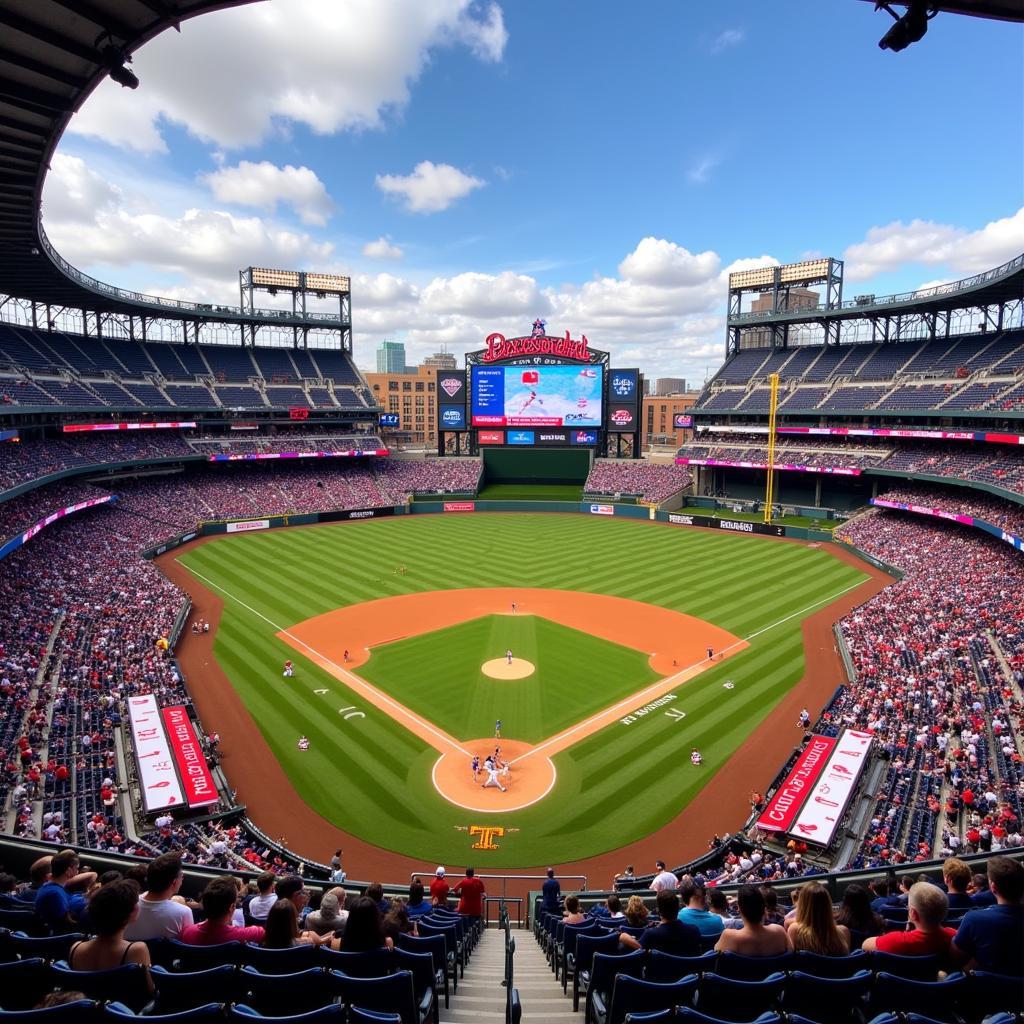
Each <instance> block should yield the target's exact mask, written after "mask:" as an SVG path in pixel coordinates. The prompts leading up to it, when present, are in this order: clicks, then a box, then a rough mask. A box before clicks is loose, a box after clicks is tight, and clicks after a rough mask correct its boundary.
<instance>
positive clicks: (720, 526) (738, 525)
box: [668, 512, 786, 537]
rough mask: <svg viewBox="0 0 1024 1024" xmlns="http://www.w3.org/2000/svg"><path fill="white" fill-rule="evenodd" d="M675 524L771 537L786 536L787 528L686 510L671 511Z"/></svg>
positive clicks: (670, 515) (670, 518) (671, 521)
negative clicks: (695, 514)
mask: <svg viewBox="0 0 1024 1024" xmlns="http://www.w3.org/2000/svg"><path fill="white" fill-rule="evenodd" d="M668 521H669V522H670V523H672V525H673V526H703V527H704V528H705V529H708V530H729V531H730V532H731V533H760V534H763V535H766V536H769V537H785V536H786V528H785V527H784V526H776V525H775V524H774V523H772V524H771V525H769V524H768V523H748V522H745V521H743V520H739V519H716V518H715V517H714V516H691V515H689V514H688V513H684V512H669V514H668Z"/></svg>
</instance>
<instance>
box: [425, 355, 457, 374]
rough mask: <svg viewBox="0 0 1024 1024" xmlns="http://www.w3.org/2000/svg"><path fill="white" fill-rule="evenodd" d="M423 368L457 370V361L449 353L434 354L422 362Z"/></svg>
mask: <svg viewBox="0 0 1024 1024" xmlns="http://www.w3.org/2000/svg"><path fill="white" fill-rule="evenodd" d="M423 365H424V366H432V367H433V368H434V369H435V370H455V369H458V365H459V364H458V360H456V358H455V356H453V355H452V354H451V353H450V352H435V353H434V354H433V355H432V356H427V358H426V359H424V360H423Z"/></svg>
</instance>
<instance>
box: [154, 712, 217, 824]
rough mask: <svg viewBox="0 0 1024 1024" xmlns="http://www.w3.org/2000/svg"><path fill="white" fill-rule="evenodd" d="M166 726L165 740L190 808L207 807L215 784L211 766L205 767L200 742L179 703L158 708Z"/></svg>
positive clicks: (214, 791)
mask: <svg viewBox="0 0 1024 1024" xmlns="http://www.w3.org/2000/svg"><path fill="white" fill-rule="evenodd" d="M161 714H162V715H163V719H164V726H165V727H166V729H167V742H168V744H169V745H170V748H171V753H172V754H173V755H174V762H175V764H177V766H178V774H179V775H180V776H181V786H182V789H183V790H184V792H185V799H186V800H187V801H188V805H189V807H206V806H208V805H209V804H215V803H216V802H217V800H218V799H219V798H218V796H217V785H216V783H215V782H214V781H213V776H212V775H211V774H210V769H209V768H207V767H206V758H205V757H204V756H203V748H202V744H200V742H199V738H198V737H197V736H196V732H195V729H193V728H192V723H191V722H190V721H189V719H188V712H187V711H186V710H185V709H184V708H183V707H181V706H180V705H174V706H172V707H169V708H164V709H163V710H162V711H161Z"/></svg>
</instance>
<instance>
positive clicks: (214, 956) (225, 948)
mask: <svg viewBox="0 0 1024 1024" xmlns="http://www.w3.org/2000/svg"><path fill="white" fill-rule="evenodd" d="M167 944H168V947H169V949H170V956H171V959H172V961H173V963H174V967H175V969H176V970H179V971H205V970H206V969H207V968H210V967H220V966H221V964H237V963H238V962H239V961H240V960H241V957H242V943H240V942H220V943H217V945H215V946H192V945H189V943H187V942H179V941H178V940H177V939H169V940H168V943H167Z"/></svg>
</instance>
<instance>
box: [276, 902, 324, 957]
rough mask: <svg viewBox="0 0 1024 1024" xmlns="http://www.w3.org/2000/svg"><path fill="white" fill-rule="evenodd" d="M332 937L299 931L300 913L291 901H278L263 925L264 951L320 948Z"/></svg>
mask: <svg viewBox="0 0 1024 1024" xmlns="http://www.w3.org/2000/svg"><path fill="white" fill-rule="evenodd" d="M329 939H330V935H317V933H316V932H309V931H299V913H298V911H297V910H296V909H295V904H294V903H292V901H291V900H278V901H277V902H276V903H275V904H274V905H273V906H272V907H271V908H270V910H269V911H268V912H267V919H266V921H265V922H264V924H263V947H264V949H290V948H291V947H292V946H302V945H312V946H320V945H322V944H323V943H325V942H327V941H328V940H329Z"/></svg>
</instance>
